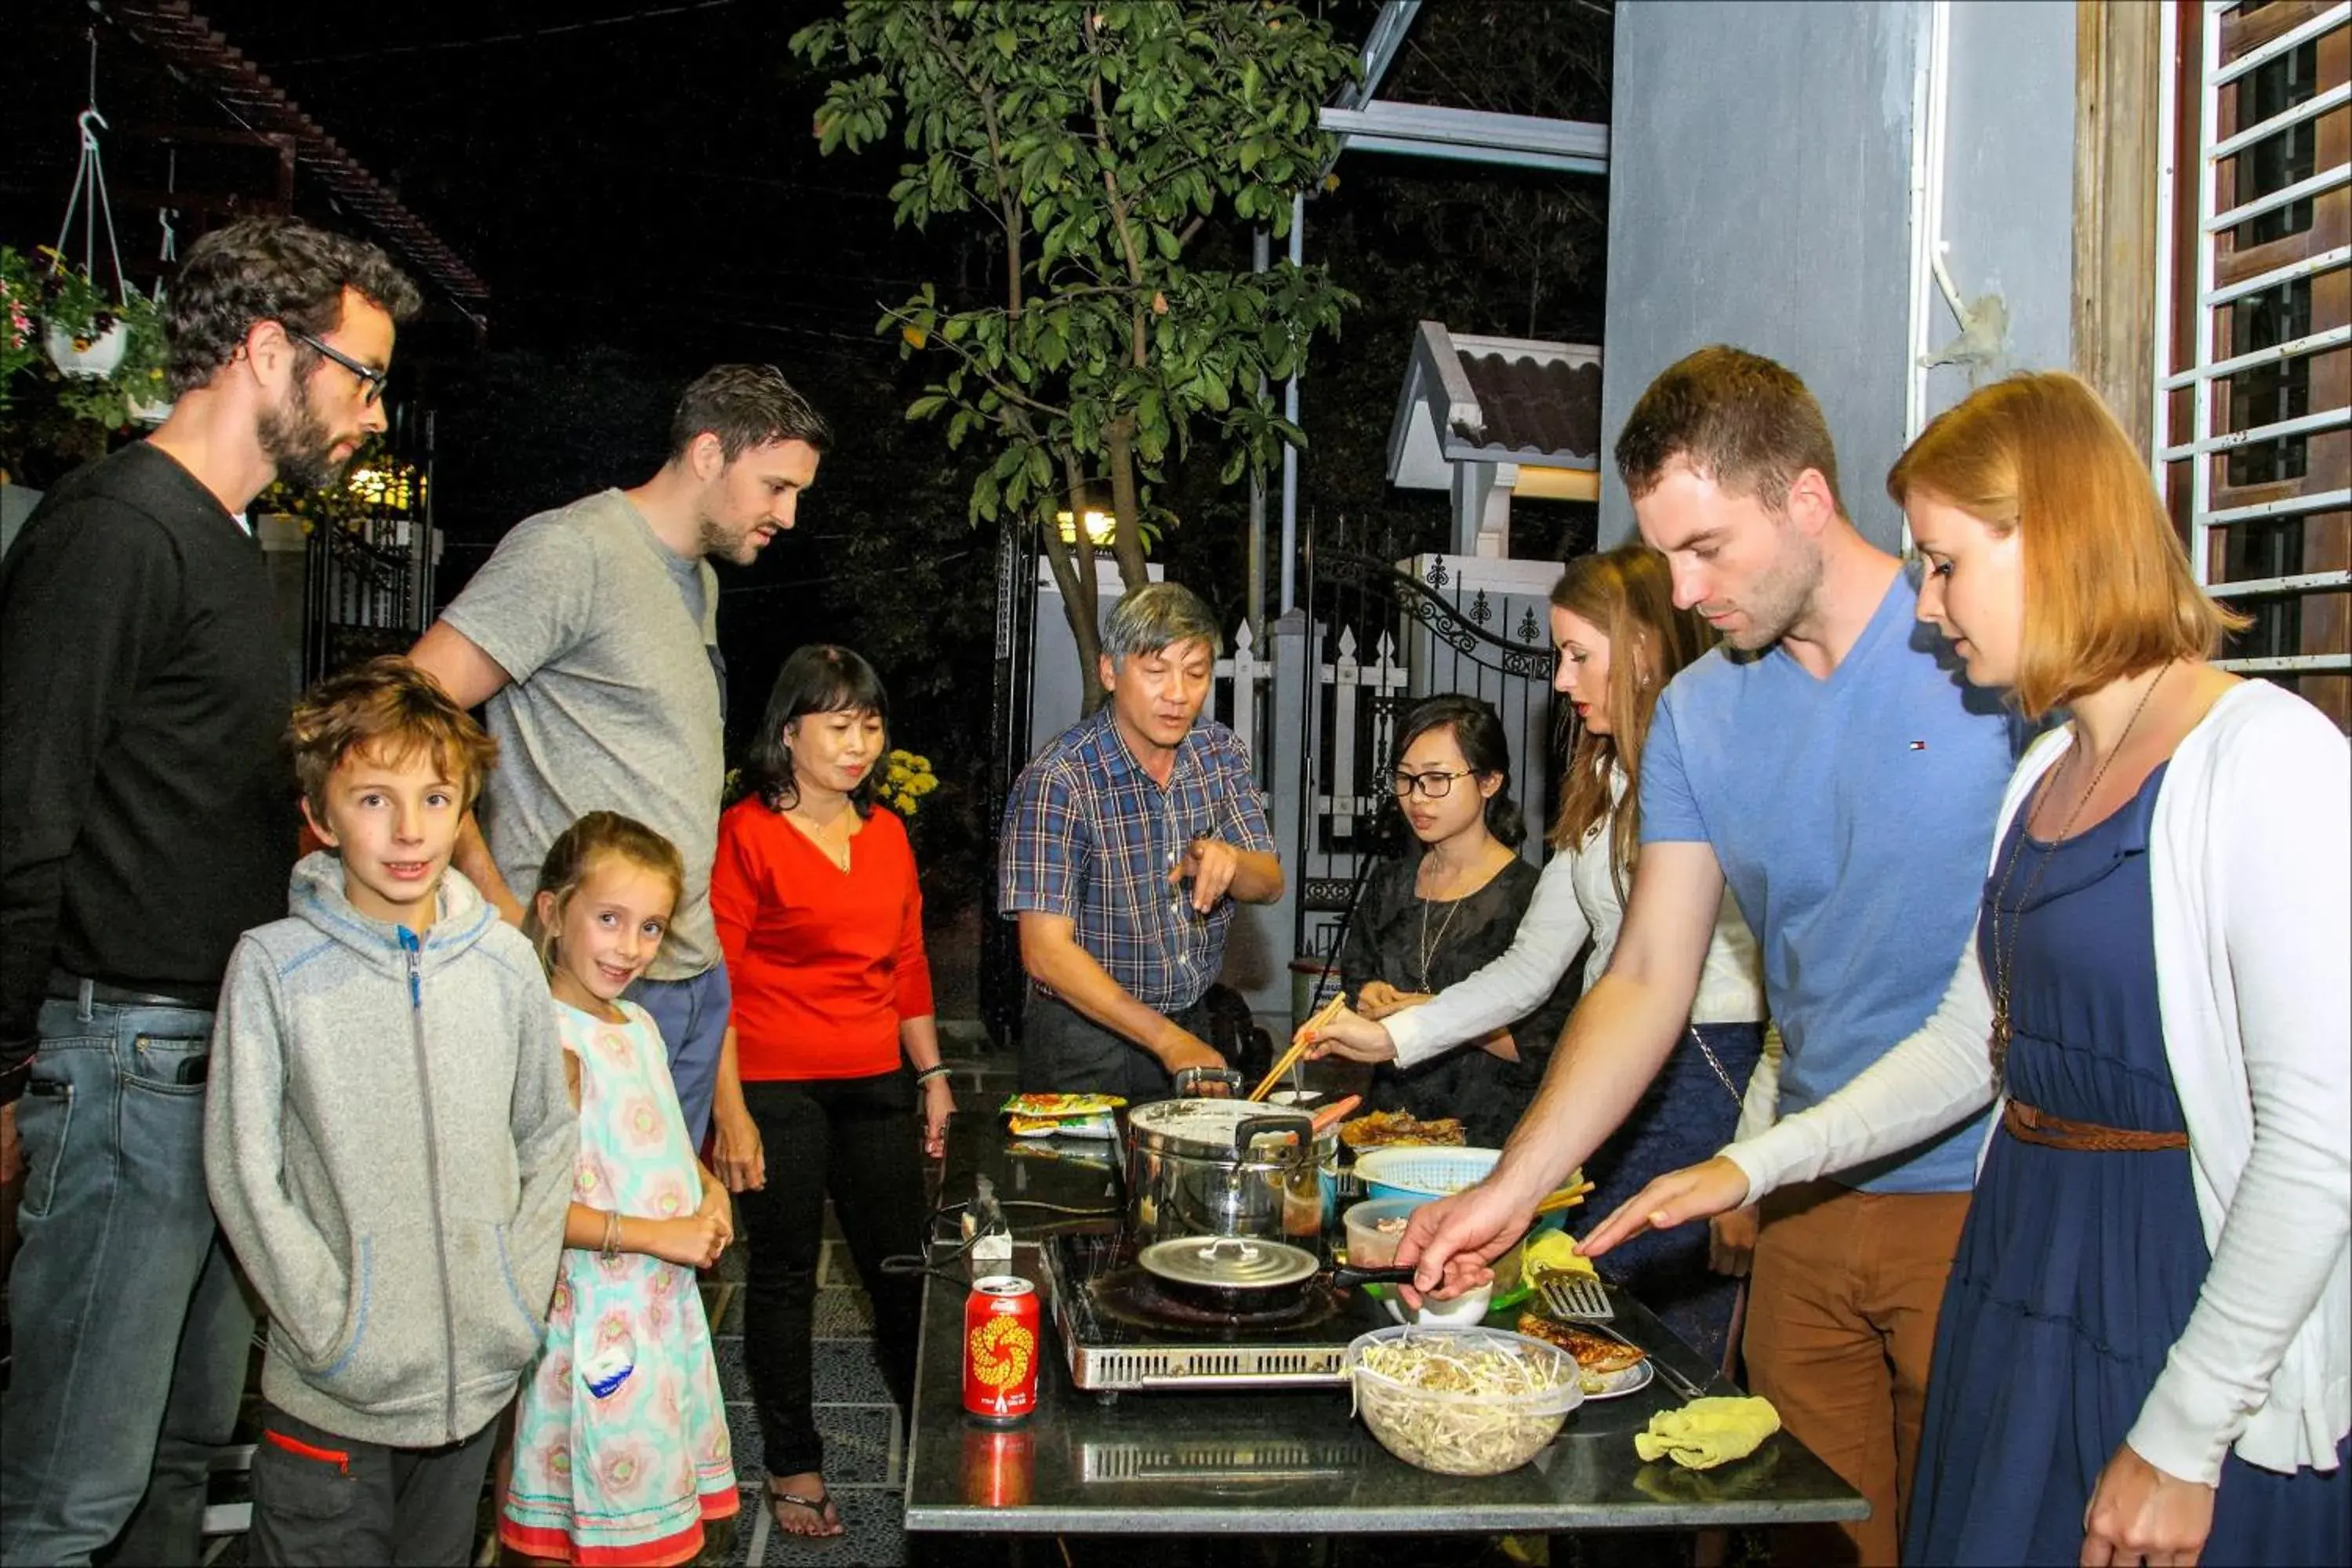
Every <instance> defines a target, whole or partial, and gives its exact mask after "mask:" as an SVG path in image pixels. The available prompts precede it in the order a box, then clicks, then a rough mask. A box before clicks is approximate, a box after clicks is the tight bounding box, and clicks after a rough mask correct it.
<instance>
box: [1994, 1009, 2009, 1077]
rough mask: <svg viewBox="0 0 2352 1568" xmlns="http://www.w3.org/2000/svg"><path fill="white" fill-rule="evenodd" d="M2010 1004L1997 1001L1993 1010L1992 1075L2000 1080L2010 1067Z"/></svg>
mask: <svg viewBox="0 0 2352 1568" xmlns="http://www.w3.org/2000/svg"><path fill="white" fill-rule="evenodd" d="M2009 1036H2010V1027H2009V1005H2008V1004H2007V1003H2005V1002H2003V1003H1996V1004H1995V1005H1994V1006H1993V1010H1992V1076H1993V1081H1994V1082H1995V1083H1999V1082H2000V1081H2001V1080H2002V1079H2004V1078H2005V1077H2006V1075H2007V1073H2008V1069H2009Z"/></svg>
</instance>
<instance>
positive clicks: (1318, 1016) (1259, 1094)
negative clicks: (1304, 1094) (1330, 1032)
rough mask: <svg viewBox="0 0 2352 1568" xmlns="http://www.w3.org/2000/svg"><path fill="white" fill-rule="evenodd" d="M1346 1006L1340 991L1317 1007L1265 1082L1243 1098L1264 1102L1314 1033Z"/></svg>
mask: <svg viewBox="0 0 2352 1568" xmlns="http://www.w3.org/2000/svg"><path fill="white" fill-rule="evenodd" d="M1346 1005H1348V994H1347V993H1346V992H1345V991H1342V992H1340V993H1339V994H1338V995H1337V996H1334V997H1332V998H1331V1000H1329V1001H1328V1002H1326V1003H1324V1004H1323V1005H1322V1006H1320V1007H1318V1008H1317V1009H1316V1010H1315V1016H1313V1017H1311V1018H1309V1019H1307V1022H1305V1023H1304V1024H1301V1025H1299V1026H1298V1028H1297V1031H1296V1032H1295V1033H1294V1034H1292V1036H1291V1037H1290V1048H1289V1049H1288V1050H1286V1051H1285V1052H1283V1053H1282V1056H1281V1058H1280V1059H1279V1060H1277V1061H1276V1063H1275V1064H1274V1070H1273V1071H1272V1072H1270V1073H1268V1074H1266V1075H1265V1080H1264V1081H1263V1082H1261V1083H1260V1084H1259V1085H1258V1086H1257V1087H1256V1088H1255V1089H1252V1090H1250V1091H1249V1093H1248V1094H1247V1095H1246V1096H1245V1097H1244V1098H1245V1099H1249V1100H1264V1099H1265V1097H1266V1096H1267V1095H1268V1094H1271V1093H1272V1092H1273V1091H1274V1086H1275V1085H1276V1084H1277V1083H1280V1082H1281V1081H1282V1075H1283V1074H1285V1073H1286V1072H1288V1071H1289V1070H1290V1069H1291V1068H1294V1067H1297V1065H1298V1058H1300V1057H1303V1056H1305V1055H1306V1054H1307V1046H1308V1044H1309V1043H1310V1042H1312V1041H1313V1040H1314V1038H1315V1031H1316V1030H1318V1029H1319V1028H1321V1027H1322V1026H1324V1025H1326V1024H1328V1023H1329V1022H1330V1021H1331V1020H1332V1019H1334V1018H1336V1017H1338V1016H1339V1010H1340V1009H1341V1008H1343V1007H1345V1006H1346Z"/></svg>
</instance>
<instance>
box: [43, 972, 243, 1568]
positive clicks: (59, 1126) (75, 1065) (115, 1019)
mask: <svg viewBox="0 0 2352 1568" xmlns="http://www.w3.org/2000/svg"><path fill="white" fill-rule="evenodd" d="M212 1022H213V1017H212V1015H211V1014H210V1013H208V1012H205V1011H202V1010H200V1009H196V1008H189V1007H115V1006H110V1005H105V1004H102V1003H100V1004H92V1003H89V1002H87V1001H81V1002H60V1001H50V1002H47V1003H45V1004H44V1005H42V1008H41V1016H40V1026H39V1028H40V1048H39V1054H38V1055H37V1056H36V1057H35V1058H33V1073H32V1079H31V1082H30V1083H29V1084H28V1085H27V1086H26V1091H25V1097H24V1099H23V1100H20V1101H18V1102H17V1106H16V1130H17V1133H18V1135H19V1137H20V1138H21V1139H22V1140H23V1142H24V1149H25V1160H26V1181H25V1200H24V1207H23V1210H22V1211H21V1220H20V1228H21V1230H22V1232H23V1236H24V1250H23V1251H22V1252H20V1253H19V1254H18V1255H17V1257H16V1269H15V1272H14V1273H13V1275H12V1276H11V1278H10V1279H9V1286H8V1292H9V1306H10V1312H9V1317H10V1321H11V1322H12V1323H13V1324H14V1326H15V1335H16V1347H15V1348H16V1357H15V1363H16V1364H15V1373H14V1377H13V1381H12V1383H11V1384H10V1387H9V1389H8V1394H7V1397H6V1399H5V1402H0V1560H5V1561H6V1562H8V1563H26V1564H32V1563H88V1562H89V1561H90V1557H91V1554H92V1553H94V1552H101V1551H103V1550H105V1548H106V1547H107V1545H108V1543H109V1542H116V1541H117V1539H118V1537H119V1538H120V1543H119V1545H118V1546H117V1548H116V1550H115V1552H114V1556H115V1558H116V1560H117V1561H120V1562H124V1563H195V1562H197V1561H198V1552H199V1547H200V1544H201V1536H202V1531H203V1527H204V1510H205V1471H206V1470H207V1469H208V1468H209V1467H210V1465H211V1462H212V1457H213V1453H214V1451H215V1449H217V1448H219V1447H222V1446H224V1445H225V1444H226V1443H227V1441H228V1439H229V1436H230V1433H231V1431H232V1429H233V1428H234V1427H235V1426H236V1413H237V1404H238V1400H239V1398H240V1396H241V1395H242V1394H243V1393H244V1389H245V1377H246V1368H247V1362H248V1359H249V1357H250V1355H251V1352H252V1348H253V1326H254V1315H253V1310H252V1309H251V1307H250V1306H248V1305H247V1301H246V1299H245V1296H244V1293H243V1290H242V1289H241V1287H240V1285H239V1283H238V1280H237V1278H236V1269H235V1268H234V1267H233V1266H232V1264H231V1262H230V1259H229V1254H228V1249H227V1247H226V1244H225V1243H224V1242H223V1241H222V1240H221V1238H220V1236H219V1233H218V1230H217V1228H216V1227H215V1225H214V1224H213V1211H212V1205H211V1203H210V1201H209V1200H208V1199H207V1198H206V1197H205V1164H204V1148H205V1080H204V1069H205V1064H206V1062H207V1060H208V1058H209V1055H210V1052H211V1048H212Z"/></svg>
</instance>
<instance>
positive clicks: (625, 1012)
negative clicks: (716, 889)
mask: <svg viewBox="0 0 2352 1568" xmlns="http://www.w3.org/2000/svg"><path fill="white" fill-rule="evenodd" d="M682 882H683V868H682V866H681V864H680V862H679V858H678V853H677V849H676V848H675V847H673V846H672V845H671V844H670V842H669V841H668V840H667V839H666V838H664V837H661V835H659V834H657V833H656V832H654V831H653V829H651V828H649V827H646V826H644V825H642V824H640V823H636V822H633V821H631V820H630V819H629V818H627V817H625V816H617V815H615V814H614V813H612V812H606V811H599V812H592V813H590V814H589V815H588V816H583V817H582V818H581V819H580V820H579V821H578V822H575V823H573V824H572V826H571V827H570V828H568V829H567V830H566V831H565V832H564V833H563V835H562V837H559V838H557V839H556V841H555V843H554V845H553V846H552V847H550V848H549V850H548V854H547V862H546V864H545V866H544V867H543V868H541V873H540V883H539V894H538V898H537V899H536V900H535V901H534V906H533V909H532V911H531V914H532V920H531V934H532V935H533V937H534V938H535V939H536V940H537V941H538V942H539V949H540V956H541V959H542V960H543V961H544V962H545V963H546V965H547V973H548V985H549V989H550V990H551V991H552V992H553V993H554V995H555V1012H556V1023H557V1027H558V1029H559V1031H560V1032H561V1034H562V1039H563V1047H564V1052H565V1060H564V1068H565V1071H566V1073H567V1074H568V1075H569V1077H570V1079H571V1081H572V1095H573V1098H574V1099H575V1100H577V1102H578V1104H579V1107H580V1158H579V1163H578V1166H577V1167H576V1170H575V1172H574V1175H573V1181H572V1211H571V1215H570V1216H569V1218H568V1219H567V1221H566V1223H565V1227H564V1237H563V1239H564V1253H563V1261H562V1268H561V1269H560V1270H559V1271H558V1273H557V1275H556V1281H555V1300H554V1303H553V1305H552V1306H551V1309H550V1310H549V1312H548V1318H547V1342H546V1345H545V1347H544V1348H543V1349H542V1350H541V1352H540V1359H539V1364H538V1366H537V1367H536V1368H535V1369H534V1370H533V1372H532V1373H531V1375H530V1379H529V1380H528V1381H527V1382H526V1383H525V1384H523V1391H522V1395H521V1397H520V1400H519V1401H518V1402H517V1404H516V1406H515V1436H514V1447H513V1469H512V1473H511V1475H510V1476H509V1481H508V1486H507V1495H506V1503H505V1507H504V1509H503V1510H501V1515H500V1519H499V1539H500V1540H501V1541H502V1542H504V1543H505V1545H506V1546H507V1547H508V1548H509V1551H511V1552H517V1553H520V1554H523V1555H526V1556H528V1557H530V1558H532V1559H538V1560H545V1561H551V1562H557V1563H649V1564H665V1563H687V1562H691V1561H692V1560H693V1559H694V1558H695V1557H696V1556H697V1555H698V1553H699V1552H701V1550H702V1546H703V1527H704V1525H705V1523H706V1522H707V1521H710V1520H714V1519H725V1518H730V1517H732V1516H733V1514H734V1513H735V1510H736V1507H737V1504H738V1498H737V1494H736V1489H735V1466H734V1461H733V1458H732V1456H731V1455H730V1452H729V1447H728V1441H727V1422H726V1416H725V1411H724V1407H723V1405H722V1403H721V1398H720V1394H719V1373H718V1366H717V1363H715V1362H714V1361H713V1359H712V1356H711V1349H710V1330H709V1325H708V1324H707V1323H706V1322H705V1321H704V1319H703V1313H702V1298H701V1296H700V1294H699V1293H698V1291H697V1289H696V1287H695V1276H694V1271H695V1270H696V1269H697V1268H708V1267H709V1266H710V1265H711V1264H714V1263H716V1262H717V1261H718V1260H719V1254H720V1253H721V1252H722V1251H724V1250H725V1249H726V1246H727V1243H728V1242H729V1241H730V1239H732V1237H733V1236H734V1221H733V1215H732V1214H731V1212H730V1208H729V1204H728V1197H727V1189H726V1188H725V1187H724V1186H722V1185H721V1184H719V1181H718V1180H717V1178H715V1177H714V1176H712V1175H711V1173H709V1171H708V1170H706V1169H704V1168H703V1166H702V1165H701V1163H700V1162H698V1160H696V1158H695V1155H694V1146H693V1145H692V1144H691V1143H689V1142H688V1141H687V1133H686V1118H685V1115H684V1113H683V1112H682V1111H681V1110H679V1109H678V1102H677V1089H675V1088H674V1087H673V1086H672V1085H671V1082H670V1076H669V1066H668V1061H667V1056H666V1054H665V1053H664V1051H663V1048H662V1039H661V1033H660V1031H659V1030H658V1029H657V1028H656V1027H655V1026H654V1021H653V1019H652V1017H651V1016H649V1015H647V1014H646V1011H645V1009H643V1008H642V1007H639V1006H637V1005H635V1004H634V1003H631V1002H625V1001H622V1000H621V999H620V998H621V993H622V992H623V991H625V989H627V987H628V985H629V984H630V983H631V982H632V981H634V980H635V979H636V978H637V976H638V975H639V974H640V973H644V971H645V968H646V965H647V964H648V963H651V962H652V961H653V957H654V954H655V953H656V952H657V951H658V950H659V949H660V947H661V942H662V935H663V932H664V931H665V930H666V929H667V926H668V923H669V918H670V911H671V910H672V909H673V908H674V907H675V906H676V904H677V899H678V892H679V888H680V886H681V885H682Z"/></svg>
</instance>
